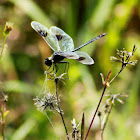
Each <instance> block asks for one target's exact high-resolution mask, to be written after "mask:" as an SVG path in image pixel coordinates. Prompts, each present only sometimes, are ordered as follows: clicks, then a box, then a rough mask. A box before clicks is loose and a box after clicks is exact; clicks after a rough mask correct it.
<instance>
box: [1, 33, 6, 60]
mask: <svg viewBox="0 0 140 140" xmlns="http://www.w3.org/2000/svg"><path fill="white" fill-rule="evenodd" d="M6 38H7V36H6V35H5V37H4V42H3V45H2V49H1V55H0V60H1V58H2V54H3V50H4V45H5V42H6Z"/></svg>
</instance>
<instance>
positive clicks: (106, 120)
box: [101, 104, 113, 140]
mask: <svg viewBox="0 0 140 140" xmlns="http://www.w3.org/2000/svg"><path fill="white" fill-rule="evenodd" d="M112 107H113V104H111V107H110V109H109V111H108V113H107V115H106V116H105V121H103V128H102V129H101V140H103V132H104V129H105V127H106V124H107V122H108V119H109V115H110V112H111V110H112Z"/></svg>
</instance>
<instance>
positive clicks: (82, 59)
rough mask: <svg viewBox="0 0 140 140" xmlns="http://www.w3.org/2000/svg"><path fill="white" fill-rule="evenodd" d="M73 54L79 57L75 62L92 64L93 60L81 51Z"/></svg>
mask: <svg viewBox="0 0 140 140" xmlns="http://www.w3.org/2000/svg"><path fill="white" fill-rule="evenodd" d="M75 53H76V54H77V55H78V56H79V58H78V59H76V60H77V61H79V62H80V63H82V64H85V65H92V64H94V60H93V59H92V58H91V57H90V56H89V55H88V54H87V53H85V52H82V51H76V52H75Z"/></svg>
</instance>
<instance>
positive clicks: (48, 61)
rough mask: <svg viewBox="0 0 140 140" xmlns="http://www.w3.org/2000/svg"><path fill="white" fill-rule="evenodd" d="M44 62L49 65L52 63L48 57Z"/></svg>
mask: <svg viewBox="0 0 140 140" xmlns="http://www.w3.org/2000/svg"><path fill="white" fill-rule="evenodd" d="M45 64H46V65H47V66H51V65H52V61H51V60H50V59H49V58H46V59H45Z"/></svg>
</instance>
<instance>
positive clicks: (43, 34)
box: [38, 30, 47, 37]
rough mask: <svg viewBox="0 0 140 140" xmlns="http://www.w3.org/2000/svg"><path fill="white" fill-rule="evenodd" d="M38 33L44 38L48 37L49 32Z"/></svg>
mask: <svg viewBox="0 0 140 140" xmlns="http://www.w3.org/2000/svg"><path fill="white" fill-rule="evenodd" d="M38 33H39V34H40V35H41V36H43V37H46V36H47V32H45V31H42V30H39V31H38Z"/></svg>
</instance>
